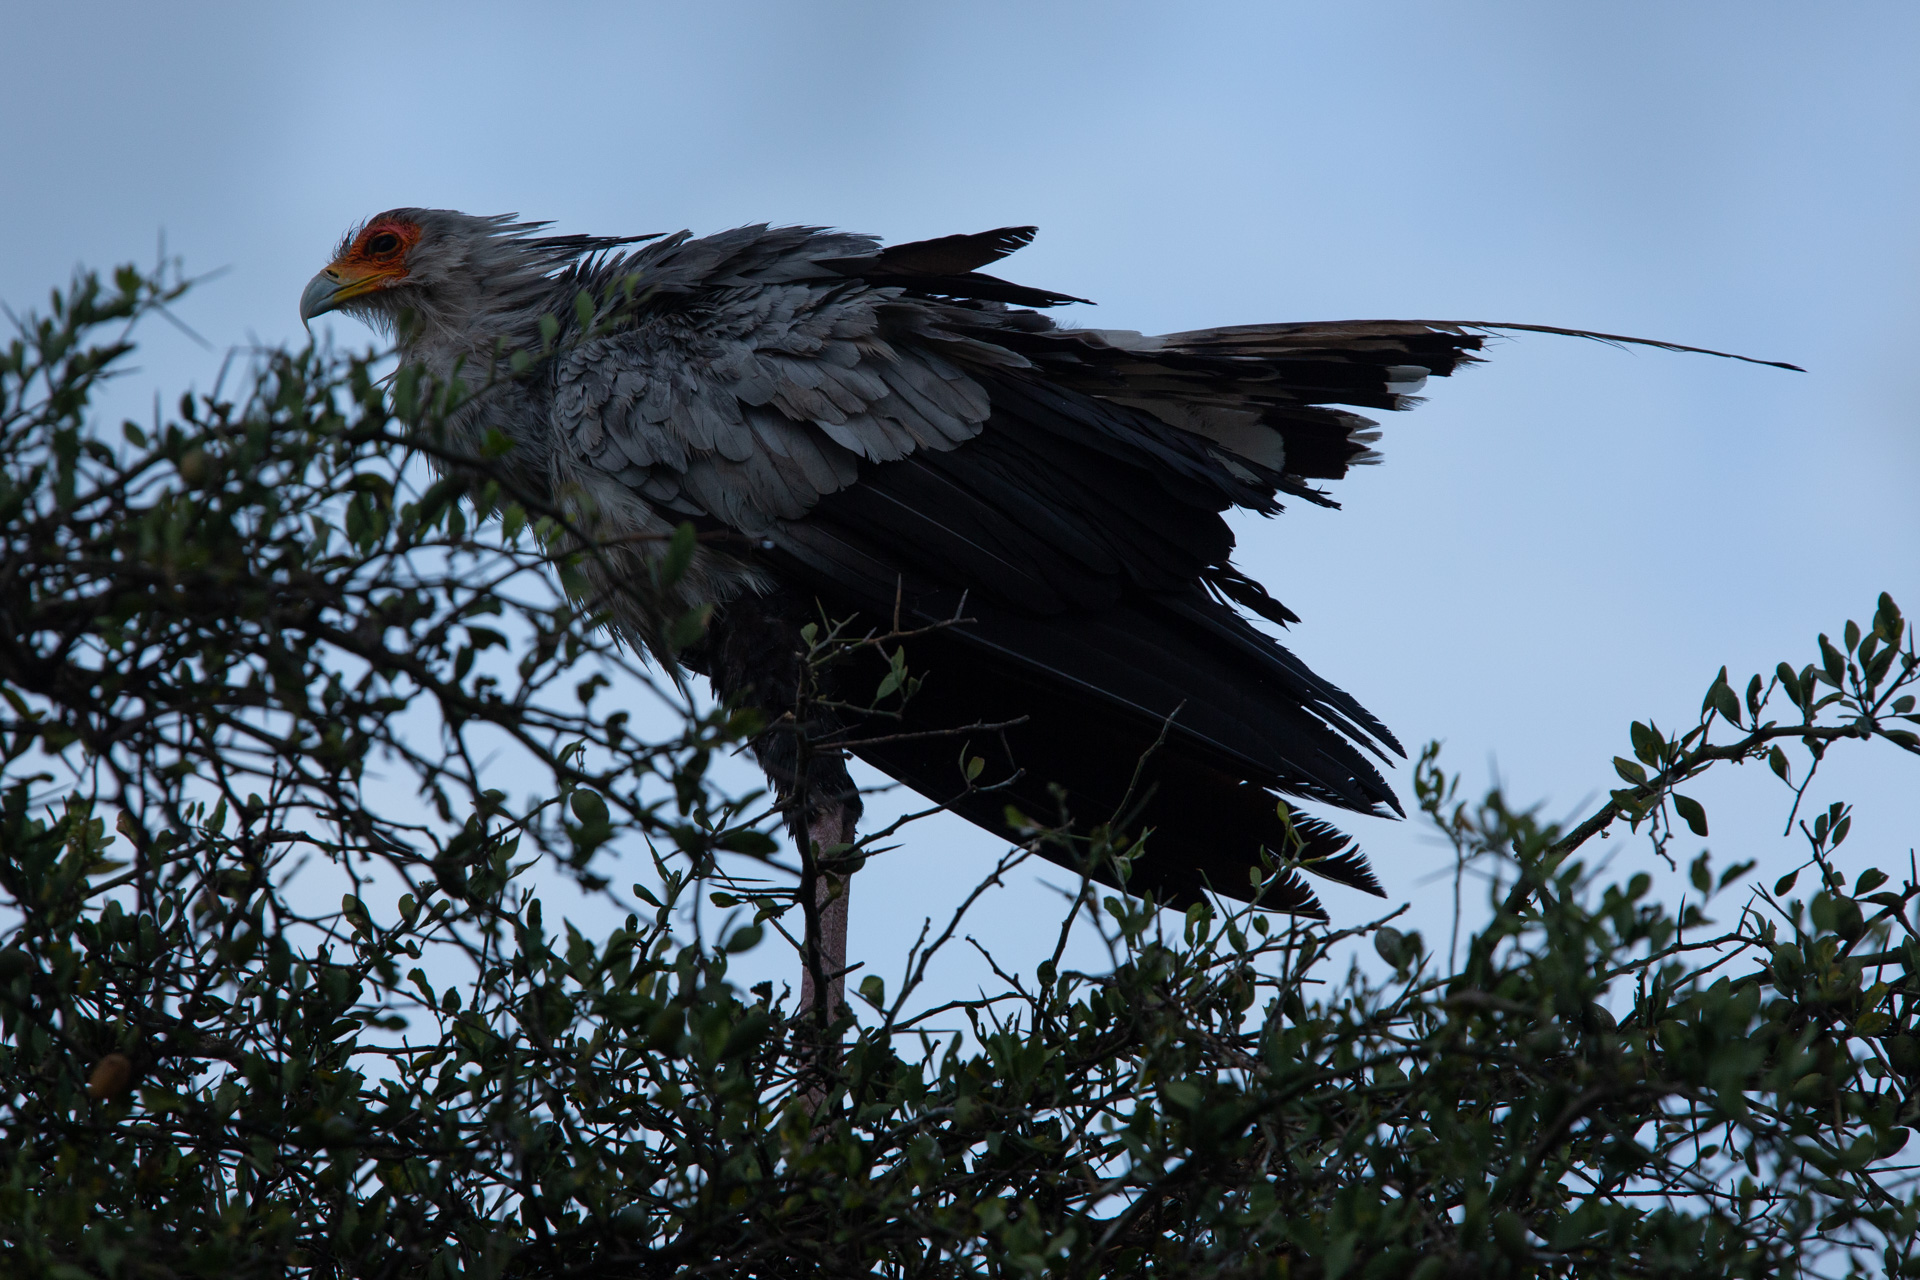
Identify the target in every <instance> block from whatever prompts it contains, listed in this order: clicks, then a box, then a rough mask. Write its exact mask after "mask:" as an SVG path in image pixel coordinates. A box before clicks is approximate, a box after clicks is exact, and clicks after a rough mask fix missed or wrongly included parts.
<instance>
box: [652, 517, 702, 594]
mask: <svg viewBox="0 0 1920 1280" xmlns="http://www.w3.org/2000/svg"><path fill="white" fill-rule="evenodd" d="M699 545H700V534H699V533H698V531H696V530H695V529H694V527H693V524H692V522H691V521H685V520H683V521H681V522H680V524H678V525H676V526H675V527H674V530H673V536H672V537H671V538H669V539H668V540H667V550H666V554H665V555H663V556H661V557H660V560H659V568H660V585H661V586H663V587H671V586H673V585H675V584H676V583H678V582H679V581H680V580H681V579H682V578H684V577H686V576H687V570H688V569H689V568H690V567H691V566H692V565H693V553H694V549H695V548H696V547H698V546H699Z"/></svg>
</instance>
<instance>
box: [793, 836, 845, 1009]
mask: <svg viewBox="0 0 1920 1280" xmlns="http://www.w3.org/2000/svg"><path fill="white" fill-rule="evenodd" d="M806 838H807V843H808V844H809V845H810V846H811V850H810V852H809V855H808V857H807V865H808V867H809V869H810V870H812V873H813V877H812V878H813V910H812V911H810V912H808V913H807V915H808V917H809V918H808V921H807V923H808V926H809V927H808V929H807V947H806V953H805V954H804V956H803V957H802V959H803V962H804V963H803V965H802V970H801V976H800V1009H801V1011H802V1012H803V1014H805V1015H807V1016H811V1017H812V1018H813V1019H814V1020H815V1021H816V1022H817V1023H819V1024H822V1025H824V1024H826V1023H829V1022H832V1021H833V1019H834V1018H835V1017H836V1016H837V1015H838V1014H839V1012H840V1006H841V1005H843V1004H845V1003H846V999H845V997H846V985H847V980H846V969H847V897H848V894H849V893H850V891H851V890H852V888H853V878H852V877H851V876H844V875H834V874H833V873H831V872H827V871H821V870H819V869H818V868H819V858H820V855H821V853H823V852H824V851H826V850H828V849H831V848H833V847H834V846H835V845H844V844H851V843H853V815H852V814H851V813H849V812H848V811H847V809H846V808H845V807H844V806H840V805H834V806H831V807H829V808H826V809H823V810H820V811H818V812H816V813H814V814H813V815H812V816H811V817H810V818H809V819H808V821H807V835H806ZM801 891H802V892H803V893H804V892H805V888H804V887H803V888H802V890H801Z"/></svg>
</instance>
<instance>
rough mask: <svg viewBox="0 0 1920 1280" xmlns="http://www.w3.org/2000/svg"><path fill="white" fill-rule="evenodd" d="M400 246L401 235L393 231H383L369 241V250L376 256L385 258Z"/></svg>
mask: <svg viewBox="0 0 1920 1280" xmlns="http://www.w3.org/2000/svg"><path fill="white" fill-rule="evenodd" d="M399 247H400V237H399V236H397V235H395V234H393V232H391V231H382V232H381V233H380V234H379V235H377V236H375V237H373V239H371V240H369V241H367V252H368V253H370V254H372V255H373V256H374V257H376V258H384V257H385V256H386V255H388V254H389V253H392V252H393V251H394V250H395V249H398V248H399Z"/></svg>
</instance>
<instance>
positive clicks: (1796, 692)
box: [1773, 662, 1807, 776]
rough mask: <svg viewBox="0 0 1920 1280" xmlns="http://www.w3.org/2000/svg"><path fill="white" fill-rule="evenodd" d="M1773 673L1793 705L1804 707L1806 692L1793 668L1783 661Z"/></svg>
mask: <svg viewBox="0 0 1920 1280" xmlns="http://www.w3.org/2000/svg"><path fill="white" fill-rule="evenodd" d="M1773 674H1774V677H1775V678H1776V679H1777V680H1779V681H1780V687H1781V688H1782V689H1785V690H1786V691H1787V698H1788V700H1789V701H1791V702H1792V703H1793V705H1794V706H1796V707H1800V708H1802V709H1804V708H1805V707H1806V705H1807V693H1806V690H1805V689H1803V688H1801V686H1800V677H1799V676H1797V675H1795V674H1794V673H1793V668H1792V667H1790V666H1788V665H1787V664H1786V663H1784V662H1783V663H1781V664H1780V665H1779V666H1777V667H1775V668H1774V669H1773ZM1783 776H1784V775H1783Z"/></svg>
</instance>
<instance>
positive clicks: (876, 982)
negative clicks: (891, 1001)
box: [860, 973, 887, 1009]
mask: <svg viewBox="0 0 1920 1280" xmlns="http://www.w3.org/2000/svg"><path fill="white" fill-rule="evenodd" d="M860 998H861V999H862V1000H865V1001H866V1002H867V1003H868V1004H870V1005H872V1006H873V1007H874V1008H876V1009H884V1008H886V1005H887V984H886V981H885V980H884V979H883V978H881V976H880V975H879V974H877V973H870V974H868V975H867V976H866V977H864V978H862V979H860Z"/></svg>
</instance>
